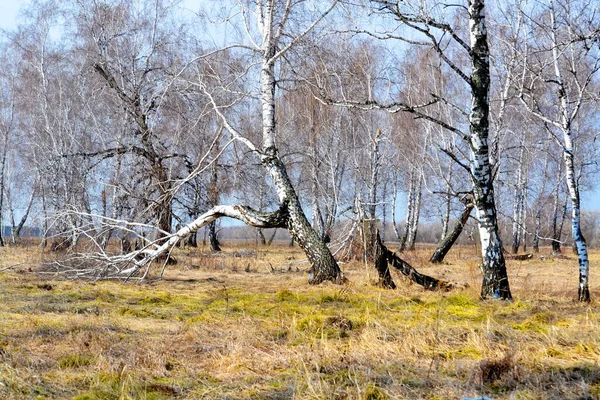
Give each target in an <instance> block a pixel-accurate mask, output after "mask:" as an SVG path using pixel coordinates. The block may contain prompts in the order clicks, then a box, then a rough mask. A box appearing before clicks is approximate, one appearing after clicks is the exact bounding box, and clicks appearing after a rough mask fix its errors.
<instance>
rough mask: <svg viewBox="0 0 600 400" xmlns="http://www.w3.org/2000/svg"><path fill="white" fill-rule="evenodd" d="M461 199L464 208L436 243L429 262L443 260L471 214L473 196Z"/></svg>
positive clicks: (435, 262)
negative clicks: (450, 229) (445, 233)
mask: <svg viewBox="0 0 600 400" xmlns="http://www.w3.org/2000/svg"><path fill="white" fill-rule="evenodd" d="M461 201H462V202H463V203H464V205H465V208H464V209H463V211H462V213H461V214H460V217H459V218H458V220H457V221H456V223H455V224H454V227H453V228H452V231H451V232H450V234H448V235H446V237H445V238H444V239H443V240H442V241H441V242H440V243H439V244H438V245H437V247H436V249H435V251H434V252H433V254H432V255H431V258H430V259H429V262H430V263H434V264H437V263H441V262H442V261H444V257H446V254H448V252H449V251H450V249H451V248H452V246H453V245H454V243H455V242H456V240H457V239H458V237H459V236H460V234H461V233H462V231H463V228H464V227H465V224H466V223H467V221H468V220H469V216H470V215H471V212H472V211H473V208H474V207H475V205H474V204H473V198H472V197H471V196H469V197H468V198H463V199H461Z"/></svg>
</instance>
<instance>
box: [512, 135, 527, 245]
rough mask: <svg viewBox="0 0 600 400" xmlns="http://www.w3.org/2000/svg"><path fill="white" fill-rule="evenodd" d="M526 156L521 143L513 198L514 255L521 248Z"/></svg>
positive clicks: (523, 145)
mask: <svg viewBox="0 0 600 400" xmlns="http://www.w3.org/2000/svg"><path fill="white" fill-rule="evenodd" d="M524 154H525V144H524V143H523V142H521V151H520V152H519V162H518V169H517V178H516V180H515V190H514V196H513V221H512V253H513V254H517V253H518V252H519V247H521V224H522V223H523V221H522V220H521V216H522V215H523V214H522V212H521V211H522V208H523V187H522V182H521V179H522V177H523V156H524Z"/></svg>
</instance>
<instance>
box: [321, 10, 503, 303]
mask: <svg viewBox="0 0 600 400" xmlns="http://www.w3.org/2000/svg"><path fill="white" fill-rule="evenodd" d="M371 3H372V4H373V6H374V8H375V10H376V12H377V13H378V14H379V15H380V16H381V17H383V18H390V19H392V20H394V21H395V22H396V25H403V26H406V27H408V28H410V29H412V30H413V31H414V32H416V33H417V35H418V38H417V39H413V38H411V37H410V36H409V35H404V36H401V35H399V34H397V33H396V32H397V30H398V29H397V26H394V27H392V29H390V32H388V33H373V32H366V33H367V34H370V35H371V36H375V37H378V38H381V39H398V40H402V41H404V42H408V43H412V44H417V45H423V46H431V47H432V48H433V49H434V50H435V51H436V52H437V54H438V56H439V57H440V59H441V60H442V61H443V62H444V63H445V65H446V66H447V67H448V68H449V69H450V70H451V71H453V72H454V73H456V74H457V75H458V76H459V77H460V78H461V79H462V80H463V81H464V83H465V85H466V86H467V87H468V88H469V90H470V95H471V106H470V112H469V113H466V112H463V114H466V115H467V122H468V126H469V133H465V132H463V131H462V130H461V129H460V128H459V127H458V126H453V125H450V124H449V123H448V122H446V121H444V120H441V119H439V118H437V117H436V116H435V115H432V114H430V113H428V112H427V106H428V105H431V104H433V103H436V102H440V101H443V102H445V103H447V104H449V105H451V106H456V105H454V104H453V103H452V101H451V100H450V99H446V98H444V97H442V96H440V95H437V96H434V98H432V99H431V100H430V101H428V102H427V103H425V104H411V103H410V102H406V101H392V102H388V103H385V102H384V101H381V100H379V101H378V100H376V99H367V100H363V101H356V100H352V99H348V97H347V95H346V92H342V96H344V97H345V98H344V99H343V100H339V99H333V100H332V99H331V96H330V95H329V94H328V93H327V92H326V91H325V90H324V89H323V87H324V85H319V87H320V95H319V96H320V98H321V99H322V100H323V101H325V102H328V103H332V104H337V105H342V106H350V107H360V108H363V109H374V108H385V109H387V110H388V111H390V112H400V111H404V112H409V113H413V114H415V115H417V116H419V117H420V118H423V119H426V120H429V121H431V122H434V123H437V124H440V125H441V126H443V127H444V128H446V129H448V130H450V131H451V132H454V133H455V134H457V135H458V136H460V137H461V138H462V139H464V140H465V141H466V142H467V143H468V144H469V147H470V156H469V157H470V159H469V164H470V165H467V164H466V163H464V162H463V161H462V160H460V159H458V158H456V157H455V161H456V162H457V163H458V164H459V165H460V166H462V167H463V168H465V169H467V170H469V172H470V175H471V179H472V183H473V196H474V202H475V207H476V210H477V217H478V220H479V236H480V241H481V252H482V264H481V270H482V273H483V282H482V289H481V297H482V298H490V297H496V298H501V299H511V297H512V296H511V293H510V286H509V282H508V276H507V273H506V264H505V260H504V254H503V247H502V240H501V237H500V231H499V229H498V217H497V211H496V203H495V198H494V185H493V174H492V173H493V170H492V165H491V164H490V151H489V143H488V140H489V91H490V65H489V56H490V51H489V47H488V42H487V29H486V22H485V21H486V20H485V2H484V1H483V0H471V1H468V4H467V5H466V6H461V7H455V8H456V10H457V11H456V12H455V13H450V15H451V17H450V16H449V15H447V14H448V13H447V11H446V10H447V8H446V7H445V5H444V4H441V3H438V2H433V3H431V4H430V6H428V7H424V6H423V4H422V2H404V1H387V0H382V1H379V0H377V1H372V2H371ZM451 7H452V6H451ZM445 18H446V19H448V20H452V21H453V22H452V23H454V24H457V27H456V28H453V27H452V25H451V23H449V22H447V21H446V20H445ZM457 21H462V22H467V21H468V25H469V31H468V37H469V39H464V38H463V36H462V32H461V30H460V25H459V24H458V23H457ZM450 48H451V49H452V51H451V50H450ZM456 53H460V54H463V55H466V56H467V58H468V64H469V65H468V66H465V67H463V66H461V65H460V62H461V59H460V57H456V60H453V59H452V55H453V54H456ZM393 100H395V99H393Z"/></svg>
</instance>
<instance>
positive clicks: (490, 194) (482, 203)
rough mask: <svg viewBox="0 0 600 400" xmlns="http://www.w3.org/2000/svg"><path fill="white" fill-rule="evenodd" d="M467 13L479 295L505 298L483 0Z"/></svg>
mask: <svg viewBox="0 0 600 400" xmlns="http://www.w3.org/2000/svg"><path fill="white" fill-rule="evenodd" d="M469 15H470V21H469V29H470V37H471V50H472V57H471V61H472V73H471V92H472V105H471V113H470V115H469V125H470V132H471V137H470V139H471V140H470V145H471V174H472V177H473V196H474V200H475V207H476V210H477V217H478V220H479V236H480V240H481V255H482V264H481V270H482V274H483V283H482V287H481V297H482V298H484V299H485V298H489V297H496V298H501V299H507V300H508V299H511V298H512V296H511V293H510V287H509V283H508V276H507V273H506V264H505V260H504V254H503V251H502V240H501V238H500V233H499V230H498V221H497V216H496V203H495V200H494V187H493V183H492V170H491V165H490V156H489V147H488V137H489V87H490V70H489V48H488V44H487V32H486V26H485V11H484V1H483V0H471V1H470V2H469Z"/></svg>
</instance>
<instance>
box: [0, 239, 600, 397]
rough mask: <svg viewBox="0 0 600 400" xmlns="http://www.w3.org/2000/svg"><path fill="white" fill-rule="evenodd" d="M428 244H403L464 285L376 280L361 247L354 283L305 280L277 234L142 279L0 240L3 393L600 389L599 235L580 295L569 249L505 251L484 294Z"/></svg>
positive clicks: (454, 393)
mask: <svg viewBox="0 0 600 400" xmlns="http://www.w3.org/2000/svg"><path fill="white" fill-rule="evenodd" d="M392 248H393V246H392ZM431 250H432V248H430V247H421V248H419V249H418V250H416V251H414V252H409V253H404V254H403V255H402V257H403V258H404V259H406V260H407V261H409V262H410V263H411V264H412V265H413V266H414V267H415V268H417V269H418V270H419V271H421V272H424V273H427V274H430V275H433V276H436V277H438V278H443V279H446V280H450V281H456V282H459V283H468V285H469V287H468V288H466V289H459V290H453V291H450V292H428V291H424V290H423V288H422V287H420V286H418V285H414V284H411V283H410V282H409V281H408V280H406V279H405V278H403V277H401V276H399V275H397V274H395V273H393V277H394V280H395V281H396V283H397V284H398V289H396V290H385V289H381V288H378V287H376V286H374V284H373V283H374V282H375V280H376V277H377V276H376V271H375V270H374V268H373V267H372V266H370V265H365V264H364V263H361V262H357V261H352V262H347V263H344V264H342V268H343V270H344V272H345V274H346V276H347V277H348V278H349V280H350V283H349V284H347V285H344V286H339V285H334V284H330V283H325V284H322V285H319V286H310V285H308V284H307V283H306V269H307V268H308V265H307V264H306V263H303V262H302V259H303V254H302V252H301V251H300V250H299V249H298V248H297V247H294V248H290V247H288V246H285V245H273V246H271V247H257V246H255V245H254V244H247V245H244V244H239V243H238V244H232V243H229V244H228V243H225V246H224V252H223V254H211V253H210V252H209V251H208V249H206V248H198V249H178V250H177V252H176V254H175V256H176V258H177V259H178V261H179V262H178V263H177V264H176V265H174V266H170V267H168V269H167V270H166V272H165V275H164V277H163V279H162V280H156V279H149V280H148V281H146V282H142V283H134V282H127V283H125V282H120V281H95V282H91V281H81V280H66V279H63V278H62V277H61V276H56V275H53V274H43V273H41V269H40V268H39V266H40V265H41V263H42V262H43V261H45V260H49V259H51V257H53V255H52V254H51V253H50V252H48V251H42V250H40V249H39V248H38V247H36V246H30V247H4V248H0V260H1V261H0V269H3V270H2V272H0V398H1V399H78V400H83V399H87V400H100V399H148V400H150V399H153V400H154V399H172V398H173V399H461V398H463V397H476V396H482V395H485V396H488V397H490V398H492V399H494V400H497V399H598V398H600V366H599V362H600V329H599V324H600V313H599V305H600V303H599V300H598V296H600V281H599V280H598V278H597V277H596V274H595V273H594V270H595V268H594V267H595V265H598V263H599V262H600V251H599V250H593V251H592V252H591V265H592V276H591V281H590V282H591V286H590V289H591V294H592V302H591V303H589V304H588V303H586V304H581V303H578V302H575V301H574V299H575V298H576V295H577V259H576V257H575V256H573V255H572V254H571V253H570V251H568V252H567V251H566V252H565V255H564V256H562V257H556V258H555V257H552V256H551V255H550V249H547V248H544V249H542V252H541V253H540V255H536V256H535V257H534V258H533V259H532V260H528V261H514V260H513V261H508V272H509V277H510V279H511V285H512V290H513V296H514V301H512V302H504V301H494V300H491V301H485V302H484V301H480V300H479V296H478V293H479V288H480V273H479V268H478V257H477V254H476V250H475V249H474V248H473V247H458V248H456V249H453V250H452V252H451V253H450V254H449V256H448V258H447V262H446V263H445V264H443V265H438V266H432V265H429V264H428V263H427V259H428V257H429V255H430V253H431ZM10 265H14V267H12V268H8V269H6V267H7V266H10ZM159 269H160V268H158V267H157V268H155V274H156V273H158V272H159Z"/></svg>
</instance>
